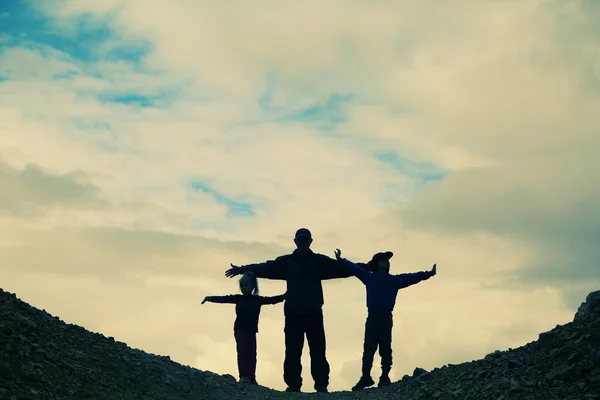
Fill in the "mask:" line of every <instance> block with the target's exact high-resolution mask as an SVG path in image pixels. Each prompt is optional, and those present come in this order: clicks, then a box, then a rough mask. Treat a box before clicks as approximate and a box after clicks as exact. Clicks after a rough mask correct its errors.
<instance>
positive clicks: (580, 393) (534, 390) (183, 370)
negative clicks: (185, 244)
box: [0, 289, 600, 400]
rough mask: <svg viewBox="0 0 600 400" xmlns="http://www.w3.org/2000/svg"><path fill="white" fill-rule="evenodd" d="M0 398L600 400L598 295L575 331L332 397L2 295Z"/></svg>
mask: <svg viewBox="0 0 600 400" xmlns="http://www.w3.org/2000/svg"><path fill="white" fill-rule="evenodd" d="M0 355H1V357H0V399H7V400H13V399H14V400H17V399H123V400H129V399H148V400H154V399H181V400H184V399H186V400H187V399H240V400H241V399H245V400H253V399H261V400H271V399H296V398H306V396H312V397H315V398H332V399H371V400H378V399H379V400H383V399H398V398H403V399H414V400H420V399H435V400H437V399H440V400H446V399H448V400H451V399H465V400H468V399H472V400H487V399H492V400H512V399H519V400H520V399H532V400H535V399H544V400H553V399H561V400H570V399H572V400H579V399H582V400H583V399H585V400H589V399H600V291H595V292H592V293H590V294H589V295H588V296H587V298H586V301H585V302H583V303H582V304H581V306H580V307H579V309H578V310H577V313H576V314H575V317H574V319H573V321H572V322H569V323H567V324H564V325H557V326H556V327H555V328H554V329H552V330H550V331H548V332H543V333H540V335H539V338H538V339H537V340H536V341H533V342H530V343H528V344H526V345H524V346H521V347H519V348H516V349H509V350H507V351H496V352H493V353H490V354H488V355H487V356H485V357H484V358H483V359H481V360H475V361H472V362H467V363H462V364H456V365H445V366H443V367H441V368H435V369H434V370H432V371H430V372H428V371H425V370H423V369H420V368H417V369H415V371H414V373H413V375H412V376H404V378H403V379H402V380H400V381H398V382H395V383H393V384H392V385H391V386H390V387H387V388H383V389H378V388H372V389H367V390H363V391H361V392H333V393H328V394H316V393H314V394H313V393H311V394H306V393H283V392H279V391H276V390H273V389H269V388H265V387H260V386H259V387H256V386H248V385H242V384H239V383H237V382H236V380H235V378H234V377H233V376H231V375H218V374H215V373H213V372H210V371H203V370H199V369H196V368H192V367H189V366H184V365H181V364H179V363H176V362H174V361H172V360H171V359H170V358H169V357H168V356H158V355H153V354H150V353H147V352H144V351H142V350H139V349H133V348H130V347H128V346H127V345H126V344H125V343H122V342H119V341H116V340H115V339H114V338H112V337H106V336H104V335H102V334H100V333H93V332H90V331H87V330H86V329H84V328H83V327H80V326H78V325H74V324H67V323H65V322H63V321H62V320H60V319H59V318H58V317H55V316H52V315H50V314H49V313H47V312H46V311H44V310H40V309H37V308H35V307H32V306H30V305H29V304H27V303H25V302H24V301H21V300H20V299H19V298H18V297H17V296H16V295H15V294H12V293H9V292H6V291H4V290H2V289H0Z"/></svg>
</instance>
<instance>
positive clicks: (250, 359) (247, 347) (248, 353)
mask: <svg viewBox="0 0 600 400" xmlns="http://www.w3.org/2000/svg"><path fill="white" fill-rule="evenodd" d="M234 336H235V343H236V347H237V363H238V371H239V373H240V379H241V378H248V379H250V381H252V382H256V332H253V331H251V330H236V331H234Z"/></svg>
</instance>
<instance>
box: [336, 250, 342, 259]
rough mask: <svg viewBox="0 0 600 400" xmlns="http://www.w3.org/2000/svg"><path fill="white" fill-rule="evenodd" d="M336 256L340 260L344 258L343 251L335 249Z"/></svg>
mask: <svg viewBox="0 0 600 400" xmlns="http://www.w3.org/2000/svg"><path fill="white" fill-rule="evenodd" d="M334 254H335V258H336V259H337V260H338V261H339V260H341V259H342V251H341V250H340V249H335V252H334Z"/></svg>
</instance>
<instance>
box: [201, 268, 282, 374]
mask: <svg viewBox="0 0 600 400" xmlns="http://www.w3.org/2000/svg"><path fill="white" fill-rule="evenodd" d="M239 284H240V291H241V292H242V294H230V295H226V296H206V297H205V298H204V300H203V301H202V304H204V303H206V302H207V301H208V302H211V303H221V304H224V303H228V304H235V313H236V319H235V323H234V325H233V334H234V337H235V342H236V348H237V363H238V371H239V374H240V383H250V384H254V385H256V384H257V383H256V333H257V332H258V318H259V315H260V308H261V306H263V305H264V304H277V303H281V302H282V301H284V300H285V294H281V295H279V296H272V297H267V296H259V295H258V280H257V279H256V275H254V274H253V273H252V272H246V273H244V275H242V277H241V278H240V283H239Z"/></svg>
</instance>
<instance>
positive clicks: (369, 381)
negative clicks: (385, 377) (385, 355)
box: [352, 376, 375, 392]
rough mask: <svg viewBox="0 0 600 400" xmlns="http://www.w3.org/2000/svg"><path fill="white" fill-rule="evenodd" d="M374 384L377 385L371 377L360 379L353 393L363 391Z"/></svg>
mask: <svg viewBox="0 0 600 400" xmlns="http://www.w3.org/2000/svg"><path fill="white" fill-rule="evenodd" d="M374 384H375V381H374V380H373V378H371V376H363V377H361V378H360V380H359V381H358V383H357V384H356V385H354V387H353V388H352V391H353V392H356V391H357V390H363V389H364V388H367V387H369V386H373V385H374Z"/></svg>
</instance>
